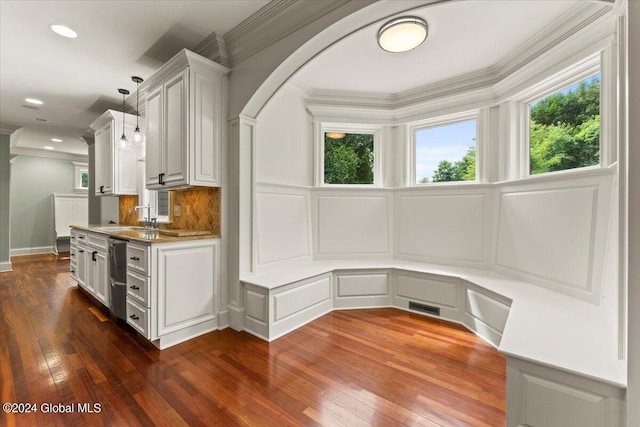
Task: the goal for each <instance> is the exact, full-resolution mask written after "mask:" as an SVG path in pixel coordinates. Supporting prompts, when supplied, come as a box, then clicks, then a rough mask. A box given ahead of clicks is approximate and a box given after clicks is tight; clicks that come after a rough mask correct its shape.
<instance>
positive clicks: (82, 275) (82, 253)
mask: <svg viewBox="0 0 640 427" xmlns="http://www.w3.org/2000/svg"><path fill="white" fill-rule="evenodd" d="M76 260H77V261H76V262H77V271H76V280H77V281H78V284H79V285H80V286H82V287H83V288H84V287H86V284H85V282H86V280H87V247H86V246H84V245H78V250H77V251H76Z"/></svg>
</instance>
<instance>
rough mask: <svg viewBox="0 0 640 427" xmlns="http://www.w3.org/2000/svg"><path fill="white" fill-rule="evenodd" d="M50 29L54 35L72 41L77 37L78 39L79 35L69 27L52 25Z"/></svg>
mask: <svg viewBox="0 0 640 427" xmlns="http://www.w3.org/2000/svg"><path fill="white" fill-rule="evenodd" d="M49 27H50V28H51V30H52V31H53V32H54V33H56V34H59V35H61V36H62V37H68V38H70V39H75V38H76V37H78V33H76V32H75V31H73V30H72V29H71V28H69V27H67V26H66V25H60V24H53V25H50V26H49Z"/></svg>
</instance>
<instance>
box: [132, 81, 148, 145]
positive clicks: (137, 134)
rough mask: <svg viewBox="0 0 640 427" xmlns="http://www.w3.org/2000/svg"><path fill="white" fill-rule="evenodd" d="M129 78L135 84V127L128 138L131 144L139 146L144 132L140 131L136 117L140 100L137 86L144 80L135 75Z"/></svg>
mask: <svg viewBox="0 0 640 427" xmlns="http://www.w3.org/2000/svg"><path fill="white" fill-rule="evenodd" d="M131 80H133V81H134V82H135V84H136V128H135V130H134V131H133V132H132V133H131V137H130V138H129V140H130V141H131V143H132V144H136V145H137V146H141V145H143V144H144V142H145V140H146V138H145V135H144V133H142V131H141V130H140V126H139V124H138V119H139V118H140V109H139V106H140V104H139V102H140V91H139V90H138V86H139V85H140V83H142V82H143V81H144V80H142V78H141V77H136V76H131Z"/></svg>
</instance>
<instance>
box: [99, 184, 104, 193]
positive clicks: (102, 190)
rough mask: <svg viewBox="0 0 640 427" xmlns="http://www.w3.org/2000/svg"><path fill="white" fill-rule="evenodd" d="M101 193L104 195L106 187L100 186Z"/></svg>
mask: <svg viewBox="0 0 640 427" xmlns="http://www.w3.org/2000/svg"><path fill="white" fill-rule="evenodd" d="M100 193H102V194H104V185H101V186H100Z"/></svg>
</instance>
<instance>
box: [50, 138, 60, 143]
mask: <svg viewBox="0 0 640 427" xmlns="http://www.w3.org/2000/svg"><path fill="white" fill-rule="evenodd" d="M51 141H53V142H62V140H61V139H60V138H51Z"/></svg>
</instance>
